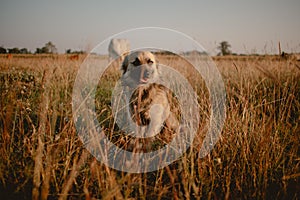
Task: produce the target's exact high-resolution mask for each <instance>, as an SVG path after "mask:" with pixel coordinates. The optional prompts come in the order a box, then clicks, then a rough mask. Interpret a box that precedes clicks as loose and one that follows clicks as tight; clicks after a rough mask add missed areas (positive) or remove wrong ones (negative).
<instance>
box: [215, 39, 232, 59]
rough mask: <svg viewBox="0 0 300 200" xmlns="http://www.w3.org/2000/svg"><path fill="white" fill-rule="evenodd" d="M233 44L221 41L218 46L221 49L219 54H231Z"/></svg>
mask: <svg viewBox="0 0 300 200" xmlns="http://www.w3.org/2000/svg"><path fill="white" fill-rule="evenodd" d="M229 48H231V45H230V44H229V43H228V42H227V41H223V42H221V43H220V46H218V49H219V50H220V53H219V54H218V55H222V56H226V55H230V54H231V50H230V49H229Z"/></svg>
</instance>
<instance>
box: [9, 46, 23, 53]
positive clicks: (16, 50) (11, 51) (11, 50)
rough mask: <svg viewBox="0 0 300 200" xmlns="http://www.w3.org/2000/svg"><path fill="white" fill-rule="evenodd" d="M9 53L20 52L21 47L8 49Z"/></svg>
mask: <svg viewBox="0 0 300 200" xmlns="http://www.w3.org/2000/svg"><path fill="white" fill-rule="evenodd" d="M8 53H13V54H18V53H20V50H19V48H17V47H15V48H12V49H8Z"/></svg>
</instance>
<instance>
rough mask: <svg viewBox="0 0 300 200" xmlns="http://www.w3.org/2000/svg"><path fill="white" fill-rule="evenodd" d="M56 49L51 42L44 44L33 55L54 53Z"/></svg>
mask: <svg viewBox="0 0 300 200" xmlns="http://www.w3.org/2000/svg"><path fill="white" fill-rule="evenodd" d="M56 52H57V49H56V47H55V45H54V44H53V43H52V42H47V43H46V44H45V46H43V47H42V48H36V50H35V53H36V54H41V53H45V54H47V53H56Z"/></svg>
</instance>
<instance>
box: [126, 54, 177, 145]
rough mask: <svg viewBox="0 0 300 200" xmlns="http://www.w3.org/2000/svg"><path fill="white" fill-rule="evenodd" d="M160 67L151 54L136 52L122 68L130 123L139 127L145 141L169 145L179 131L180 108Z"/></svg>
mask: <svg viewBox="0 0 300 200" xmlns="http://www.w3.org/2000/svg"><path fill="white" fill-rule="evenodd" d="M159 68H160V66H159V64H158V61H157V60H156V57H155V55H154V54H153V53H151V52H149V51H135V52H132V53H130V54H129V55H127V56H126V57H125V58H124V61H123V63H122V65H121V70H122V77H121V82H122V87H123V90H124V94H125V96H126V97H125V98H126V101H127V105H128V109H127V116H128V120H132V121H133V122H134V123H135V124H136V125H137V126H138V127H140V129H139V131H140V132H141V133H139V135H140V137H141V138H153V137H154V136H156V135H157V134H159V137H160V139H163V140H165V142H169V141H170V139H171V138H172V135H174V134H176V133H177V132H178V130H179V120H180V109H179V103H178V100H177V99H176V97H175V95H174V94H173V93H172V91H171V90H170V89H168V88H167V87H165V86H164V85H162V84H159V80H160V79H161V76H160V73H161V72H160V70H159Z"/></svg>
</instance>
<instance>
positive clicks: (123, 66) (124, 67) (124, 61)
mask: <svg viewBox="0 0 300 200" xmlns="http://www.w3.org/2000/svg"><path fill="white" fill-rule="evenodd" d="M128 57H129V56H128V55H127V56H125V58H124V60H123V63H122V65H121V70H122V71H123V74H125V73H126V71H127V68H128V65H129V58H128Z"/></svg>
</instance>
